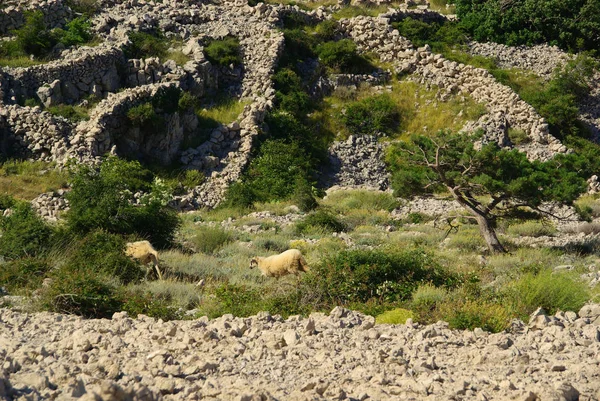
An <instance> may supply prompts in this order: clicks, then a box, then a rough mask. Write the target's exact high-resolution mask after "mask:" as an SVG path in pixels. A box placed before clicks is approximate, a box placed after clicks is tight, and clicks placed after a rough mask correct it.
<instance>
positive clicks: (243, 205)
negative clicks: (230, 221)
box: [223, 181, 256, 209]
mask: <svg viewBox="0 0 600 401" xmlns="http://www.w3.org/2000/svg"><path fill="white" fill-rule="evenodd" d="M255 201H256V194H255V193H254V191H253V189H252V187H251V186H250V185H248V184H247V183H245V182H243V181H238V182H236V183H233V184H232V185H230V186H229V188H227V192H226V194H225V201H224V202H223V206H224V207H233V208H240V209H247V208H251V207H252V205H253V204H254V202H255Z"/></svg>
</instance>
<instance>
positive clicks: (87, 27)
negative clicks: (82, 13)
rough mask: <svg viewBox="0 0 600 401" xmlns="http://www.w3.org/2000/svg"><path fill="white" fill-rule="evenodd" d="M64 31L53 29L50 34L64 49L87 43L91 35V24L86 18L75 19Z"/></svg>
mask: <svg viewBox="0 0 600 401" xmlns="http://www.w3.org/2000/svg"><path fill="white" fill-rule="evenodd" d="M65 28H66V29H64V30H63V29H60V28H57V29H55V30H54V31H53V32H52V34H53V36H54V38H55V39H56V40H57V41H58V42H60V43H62V44H63V45H65V46H66V47H69V46H74V45H82V44H84V43H87V42H89V41H90V40H91V39H92V37H93V35H92V32H91V23H90V21H89V20H88V19H87V17H77V18H75V19H73V20H71V21H69V22H68V23H67V24H66V26H65Z"/></svg>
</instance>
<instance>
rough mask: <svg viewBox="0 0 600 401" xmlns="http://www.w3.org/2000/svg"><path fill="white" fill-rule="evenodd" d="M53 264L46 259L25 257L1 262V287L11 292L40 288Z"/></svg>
mask: <svg viewBox="0 0 600 401" xmlns="http://www.w3.org/2000/svg"><path fill="white" fill-rule="evenodd" d="M50 269H51V266H50V265H49V264H48V261H46V260H45V259H39V258H34V257H25V258H22V259H17V260H14V261H10V262H5V263H2V264H0V287H4V288H5V289H6V290H7V291H8V292H9V293H14V292H15V291H23V290H34V289H36V288H39V287H40V286H41V284H42V281H43V280H44V278H45V277H46V274H47V273H48V272H49V271H50Z"/></svg>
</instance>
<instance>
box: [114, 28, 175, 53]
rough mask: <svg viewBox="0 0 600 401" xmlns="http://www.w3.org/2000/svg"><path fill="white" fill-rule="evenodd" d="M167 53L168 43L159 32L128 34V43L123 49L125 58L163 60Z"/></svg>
mask: <svg viewBox="0 0 600 401" xmlns="http://www.w3.org/2000/svg"><path fill="white" fill-rule="evenodd" d="M167 51H168V42H167V40H166V39H165V37H164V36H163V34H162V33H161V32H158V31H155V32H152V33H147V32H133V31H132V32H130V33H129V42H128V43H127V44H126V45H125V46H124V47H123V52H124V54H125V57H127V58H130V59H131V58H137V59H140V58H143V59H146V58H148V57H158V58H161V59H162V58H164V57H165V56H166V54H167Z"/></svg>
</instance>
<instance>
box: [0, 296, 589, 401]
mask: <svg viewBox="0 0 600 401" xmlns="http://www.w3.org/2000/svg"><path fill="white" fill-rule="evenodd" d="M0 322H2V324H1V325H0V343H1V344H2V346H1V347H0V356H1V358H2V361H3V365H2V366H3V370H2V373H1V374H0V397H3V398H5V399H9V400H10V399H33V400H36V399H56V398H57V397H58V398H59V399H65V400H67V399H81V400H98V399H103V400H109V399H110V400H159V399H164V400H180V399H181V400H195V399H207V400H254V399H256V400H259V399H260V400H275V399H286V400H307V399H315V400H320V399H329V400H332V399H335V400H365V399H372V400H392V399H479V400H484V399H521V400H537V399H541V400H549V399H557V400H558V399H561V400H573V401H575V400H597V399H598V397H599V396H600V394H599V393H598V392H599V390H600V381H599V380H598V367H599V366H598V365H599V363H600V359H599V355H600V331H599V324H600V306H598V305H586V306H584V307H583V308H582V309H581V310H580V311H579V313H574V312H559V313H557V314H556V315H555V316H547V315H545V314H544V313H543V311H538V312H537V313H536V314H534V315H533V316H532V319H531V321H530V322H529V324H524V323H522V322H520V321H515V322H513V324H512V326H511V329H510V331H508V332H503V333H499V334H489V333H487V332H484V331H483V330H481V329H476V330H475V331H473V332H471V331H456V330H450V329H449V328H448V325H447V324H446V323H443V322H439V323H436V324H434V325H431V326H420V325H416V324H413V323H412V322H410V321H409V322H407V324H405V325H395V326H392V325H375V324H374V319H373V318H372V317H369V316H365V315H362V314H360V313H356V312H352V311H348V310H345V309H342V308H339V307H338V308H335V309H334V310H333V311H332V312H331V313H330V314H329V315H324V314H322V313H313V314H311V315H310V317H308V318H301V317H297V316H293V317H290V318H288V319H286V320H284V319H282V318H281V317H279V316H271V315H270V314H268V313H264V312H263V313H260V314H258V315H256V316H253V317H249V318H235V317H233V316H231V315H225V316H223V317H221V318H218V319H214V320H208V319H206V318H201V319H198V320H193V321H179V322H177V321H173V322H162V321H161V320H158V321H157V320H155V319H152V318H148V317H144V316H142V315H140V316H138V318H136V319H132V318H130V317H128V316H127V314H126V313H117V314H115V315H114V316H113V318H112V320H106V319H104V320H83V319H80V318H78V317H74V316H64V315H57V314H51V313H40V314H24V313H19V312H15V311H11V310H8V309H0Z"/></svg>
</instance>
